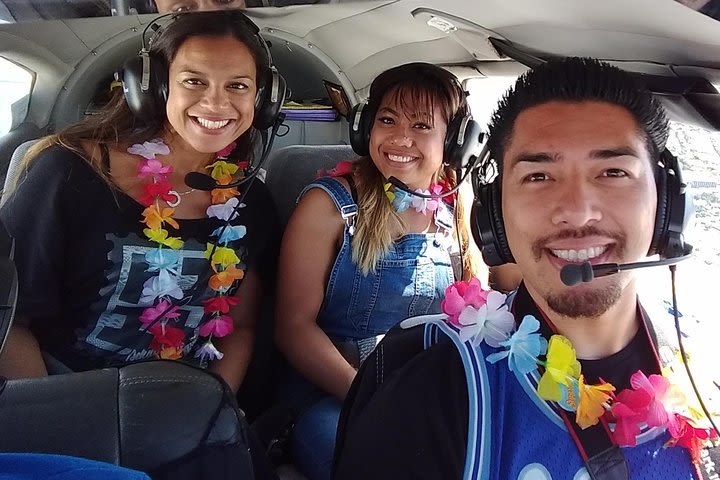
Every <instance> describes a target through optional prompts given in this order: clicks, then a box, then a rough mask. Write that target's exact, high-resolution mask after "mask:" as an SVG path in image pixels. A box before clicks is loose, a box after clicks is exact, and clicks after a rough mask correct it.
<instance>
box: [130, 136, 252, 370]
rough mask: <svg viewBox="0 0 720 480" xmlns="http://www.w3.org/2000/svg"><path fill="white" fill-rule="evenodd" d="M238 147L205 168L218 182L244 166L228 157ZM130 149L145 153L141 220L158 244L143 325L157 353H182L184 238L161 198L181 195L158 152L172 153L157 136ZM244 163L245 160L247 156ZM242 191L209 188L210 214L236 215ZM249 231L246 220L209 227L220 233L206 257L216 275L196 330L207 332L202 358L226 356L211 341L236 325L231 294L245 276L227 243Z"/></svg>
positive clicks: (150, 257) (151, 258)
mask: <svg viewBox="0 0 720 480" xmlns="http://www.w3.org/2000/svg"><path fill="white" fill-rule="evenodd" d="M234 148H235V143H232V144H230V145H228V146H227V147H226V148H224V149H223V150H221V151H220V152H218V153H217V159H216V160H215V162H213V163H212V164H210V165H208V166H207V167H206V168H207V169H209V170H210V176H211V177H212V178H213V179H214V180H215V181H216V182H217V183H218V185H227V184H229V183H230V182H231V181H232V180H233V175H235V174H236V173H237V172H238V171H239V170H240V166H239V165H238V164H235V163H231V162H228V161H227V157H228V156H229V155H230V153H231V152H232V151H233V149H234ZM128 152H129V153H132V154H135V155H140V156H141V157H143V159H142V160H140V163H139V164H138V177H139V178H140V179H148V178H149V181H146V183H145V184H144V185H143V195H142V197H141V199H140V201H141V202H142V203H143V204H144V205H145V206H146V208H145V210H144V211H143V213H142V215H143V219H142V220H141V223H143V224H145V225H146V227H147V228H145V229H143V233H144V234H145V236H146V237H147V238H148V239H149V240H150V241H151V242H154V243H156V244H157V248H155V249H152V250H150V251H149V252H148V253H147V254H146V255H145V260H146V262H147V263H148V265H149V268H148V271H150V272H155V273H156V275H155V276H153V277H151V278H149V279H148V280H147V281H146V282H145V284H144V285H143V290H142V295H141V298H140V303H141V304H144V305H148V306H147V307H146V308H145V309H144V310H143V312H142V313H141V315H140V322H141V323H142V325H143V328H144V329H145V330H146V331H148V332H150V333H151V334H152V336H153V339H152V341H151V342H150V348H151V349H152V350H153V351H154V353H155V355H156V357H157V358H163V359H180V358H182V357H183V356H184V355H185V354H186V353H187V352H186V351H185V349H186V344H185V333H184V331H183V329H182V328H179V327H177V326H175V325H174V324H175V323H176V322H177V320H178V317H180V313H178V310H179V307H178V306H173V304H172V302H173V300H180V299H182V298H183V297H184V293H183V291H182V289H181V288H180V286H179V282H178V280H179V272H178V271H177V265H178V262H179V254H178V253H177V250H178V249H180V248H182V246H183V241H182V240H181V239H180V238H179V237H173V236H170V232H169V230H168V227H172V228H173V229H175V230H177V229H178V228H179V225H178V223H177V221H176V220H175V219H174V218H173V215H174V212H175V209H174V208H172V207H171V206H169V207H164V206H162V204H161V201H164V202H166V203H168V204H169V205H173V206H177V203H178V200H179V198H180V195H179V194H178V193H177V192H175V191H174V190H172V186H171V185H170V183H169V181H168V177H169V175H170V174H171V173H172V172H173V168H172V166H171V165H165V164H163V163H162V162H161V161H160V160H158V159H157V158H155V157H156V155H168V154H169V153H170V149H169V148H168V147H167V145H165V144H164V143H163V142H162V140H159V139H155V140H150V141H149V142H145V143H143V144H135V145H133V146H131V147H130V148H128ZM243 163H244V162H243ZM239 194H240V192H238V191H237V189H235V188H218V189H215V190H213V191H212V192H211V197H212V201H211V203H212V205H210V207H208V209H207V216H208V218H217V219H219V220H223V221H230V220H232V219H234V218H236V217H237V215H238V214H237V209H238V208H242V205H238V199H237V198H236V196H237V195H239ZM245 234H246V229H245V227H244V226H242V225H236V226H231V225H226V226H224V227H220V228H217V229H216V230H215V231H213V232H212V233H211V237H216V238H217V240H216V241H215V243H210V242H208V244H207V249H206V251H205V258H207V259H208V260H210V265H211V268H212V270H213V275H212V276H211V277H210V279H209V280H208V286H209V287H210V289H211V290H213V295H212V296H211V297H210V298H208V299H206V300H204V301H203V308H204V312H205V316H204V318H203V321H202V322H201V323H200V327H199V329H198V333H199V335H200V336H201V337H204V340H203V344H202V345H201V346H200V347H199V348H198V349H197V350H196V353H195V357H197V358H199V359H200V361H201V362H202V363H205V362H206V361H208V360H219V359H221V358H222V357H223V354H222V352H220V351H219V350H218V349H217V348H216V347H215V345H214V344H213V338H215V337H217V338H220V337H224V336H226V335H229V334H230V333H232V332H233V330H234V323H233V320H232V317H231V316H230V315H229V313H230V310H231V308H232V307H234V306H235V305H237V304H238V302H239V299H238V298H237V297H234V296H230V295H228V292H229V291H231V290H232V287H233V285H234V284H235V283H236V282H237V281H240V280H242V278H243V276H244V271H243V270H242V269H241V268H239V265H240V263H241V262H240V258H238V256H237V254H236V253H235V250H234V249H233V248H231V247H229V246H228V245H229V244H230V243H232V242H234V241H236V240H239V239H241V238H242V237H244V236H245Z"/></svg>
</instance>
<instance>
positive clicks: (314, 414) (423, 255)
mask: <svg viewBox="0 0 720 480" xmlns="http://www.w3.org/2000/svg"><path fill="white" fill-rule="evenodd" d="M312 188H321V189H323V190H324V191H325V192H327V193H328V195H330V198H332V200H333V202H334V203H335V206H336V207H337V209H338V211H339V212H340V214H341V215H342V216H343V218H345V220H346V226H345V229H344V232H343V242H342V246H341V247H340V251H339V252H338V254H337V257H336V258H335V262H334V263H333V266H332V269H331V271H330V276H329V278H328V283H327V286H326V290H325V299H324V301H323V304H322V306H321V307H320V312H319V314H318V319H317V320H318V325H319V326H320V327H321V328H322V329H323V331H324V332H325V333H326V334H327V335H328V336H329V337H330V339H331V340H332V341H333V343H334V344H335V346H336V347H338V350H340V352H341V353H342V354H343V356H345V358H346V359H348V361H349V362H350V363H351V364H354V363H360V362H361V361H362V360H364V359H365V357H367V356H368V355H369V354H370V353H371V352H372V350H373V349H374V348H375V345H376V337H377V336H378V335H382V334H385V333H386V332H387V331H388V330H390V328H391V327H392V326H394V325H395V324H396V323H398V322H400V321H402V320H404V319H406V318H408V317H412V316H415V315H423V314H428V313H440V312H441V309H440V302H441V300H442V299H443V297H444V294H445V288H446V287H447V286H448V285H450V284H451V283H452V282H453V281H454V274H453V268H452V263H451V259H450V253H449V250H448V244H447V240H448V239H447V238H445V237H444V235H443V234H442V233H438V234H435V233H430V234H424V233H412V234H408V235H405V236H404V237H402V238H400V239H399V240H397V241H395V242H394V243H393V245H392V246H391V247H390V251H389V252H388V254H387V255H386V256H385V257H384V258H383V259H382V260H381V261H380V262H379V264H378V266H377V269H376V271H375V272H370V273H369V274H367V275H363V273H362V271H360V269H359V267H357V266H356V265H355V263H354V262H353V260H352V248H351V241H352V238H353V237H352V235H351V231H352V227H353V222H354V218H353V215H352V214H353V213H355V214H357V213H358V209H357V206H356V205H355V201H354V200H353V199H352V196H351V195H350V194H349V193H348V191H347V190H346V189H345V187H344V186H343V184H342V183H340V182H339V181H338V180H336V179H334V178H331V177H324V178H320V179H318V180H315V181H314V182H313V183H311V184H310V185H308V186H307V187H305V189H304V190H303V191H302V193H300V198H302V196H303V195H304V194H305V193H306V192H307V191H308V190H310V189H312ZM360 214H362V213H360ZM348 344H350V345H352V346H354V347H356V348H355V350H356V355H355V356H356V362H355V361H353V360H351V359H350V358H348V354H347V349H345V348H343V346H347V345H348ZM355 366H357V365H355ZM303 380H304V379H303ZM308 386H309V385H308ZM315 391H316V392H317V389H315ZM295 393H296V394H300V390H296V392H295ZM316 398H317V397H316ZM340 410H341V404H340V402H339V401H338V400H337V399H336V398H334V397H332V396H330V395H328V394H326V393H324V392H322V396H321V397H320V398H317V401H316V402H314V403H312V406H311V407H309V408H307V409H305V411H304V413H303V414H302V416H301V417H300V418H298V420H297V422H296V425H295V428H294V431H293V437H292V441H291V443H292V456H293V460H294V461H295V463H296V464H297V465H298V466H299V467H300V469H301V470H302V471H303V473H304V474H305V475H306V476H307V477H308V478H310V480H326V479H329V478H330V470H331V468H332V459H333V453H334V451H335V432H336V430H337V423H338V419H339V417H340Z"/></svg>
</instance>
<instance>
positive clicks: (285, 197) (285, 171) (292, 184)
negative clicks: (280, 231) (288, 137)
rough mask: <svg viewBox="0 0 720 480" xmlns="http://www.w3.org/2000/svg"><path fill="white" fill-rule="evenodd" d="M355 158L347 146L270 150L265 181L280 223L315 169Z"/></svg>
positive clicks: (285, 222) (311, 146)
mask: <svg viewBox="0 0 720 480" xmlns="http://www.w3.org/2000/svg"><path fill="white" fill-rule="evenodd" d="M356 158H357V155H356V154H355V152H353V150H352V147H350V146H349V145H294V146H290V147H284V148H281V149H279V150H276V151H274V152H272V153H271V155H270V158H268V173H267V181H266V183H267V186H268V188H269V189H270V194H271V195H272V197H273V200H274V201H275V205H276V206H277V209H278V216H279V217H280V221H281V222H282V224H283V226H284V225H285V224H287V221H288V219H289V218H290V215H291V214H292V211H293V209H294V208H295V203H296V202H297V197H298V195H299V194H300V192H301V191H302V189H303V188H305V186H307V185H308V184H309V183H310V182H312V181H313V180H314V179H315V178H316V176H317V172H318V170H327V169H329V168H332V167H334V166H335V165H337V164H338V163H339V162H341V161H343V160H354V159H356Z"/></svg>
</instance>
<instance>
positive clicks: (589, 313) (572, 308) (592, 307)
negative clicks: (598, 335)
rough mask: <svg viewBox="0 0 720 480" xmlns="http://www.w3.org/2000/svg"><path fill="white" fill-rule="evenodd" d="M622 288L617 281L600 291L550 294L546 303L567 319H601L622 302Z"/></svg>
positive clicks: (546, 298)
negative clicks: (600, 317)
mask: <svg viewBox="0 0 720 480" xmlns="http://www.w3.org/2000/svg"><path fill="white" fill-rule="evenodd" d="M621 294H622V288H621V287H620V285H619V284H618V282H617V281H614V282H612V283H611V284H610V285H607V286H605V287H603V288H600V289H594V290H589V291H588V290H586V291H582V292H573V291H572V290H570V291H565V292H562V293H557V294H550V295H548V296H546V297H545V301H546V302H547V304H548V307H550V308H551V309H552V310H553V311H555V312H556V313H559V314H560V315H563V316H565V317H571V318H572V317H591V318H592V317H599V316H600V315H602V314H604V313H605V312H607V311H608V310H609V309H610V307H612V306H613V305H615V304H616V303H617V302H618V301H619V300H620V295H621Z"/></svg>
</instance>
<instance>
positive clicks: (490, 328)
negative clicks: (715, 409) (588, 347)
mask: <svg viewBox="0 0 720 480" xmlns="http://www.w3.org/2000/svg"><path fill="white" fill-rule="evenodd" d="M505 300H506V295H505V294H502V293H500V292H497V291H494V290H484V289H483V288H482V287H481V285H480V281H479V280H478V279H477V278H473V279H472V280H470V281H468V282H466V281H460V282H455V283H454V284H452V285H450V286H449V287H448V288H447V289H446V290H445V299H444V300H443V302H442V310H443V315H441V318H444V320H445V322H446V323H448V324H450V325H452V326H453V327H455V328H456V329H457V330H458V333H459V337H460V339H461V340H462V341H463V342H470V343H471V344H472V345H474V346H476V347H477V346H479V345H480V343H482V342H483V341H484V342H485V343H487V344H488V345H489V346H491V347H496V348H500V351H498V352H495V353H491V354H489V355H488V356H487V358H486V361H488V362H490V363H496V362H498V361H500V360H502V359H505V358H506V359H507V362H508V368H510V370H511V371H513V372H517V373H520V374H523V375H527V374H529V373H531V372H536V371H538V370H539V368H538V367H543V373H542V376H541V377H540V381H539V383H538V389H537V393H538V395H539V396H540V397H541V398H543V399H544V400H547V401H553V402H556V403H557V405H558V406H559V407H561V408H563V409H564V410H567V411H572V412H575V420H576V422H577V424H578V425H579V426H580V427H581V428H583V429H585V428H588V427H590V426H592V425H596V424H597V423H598V422H599V421H600V420H601V418H603V419H605V420H607V421H608V422H610V423H614V428H613V429H612V437H613V440H614V441H615V442H616V443H617V445H619V446H621V447H623V446H634V445H636V444H637V437H638V435H639V434H640V432H641V430H640V426H641V425H642V424H646V425H648V426H649V427H664V428H667V430H668V433H669V434H670V440H669V441H668V442H667V444H666V446H675V445H680V446H682V447H685V448H687V449H688V450H689V452H690V456H691V458H692V459H693V461H694V462H695V463H696V464H697V462H698V460H699V458H700V452H701V450H702V448H703V447H704V446H705V444H706V442H708V441H709V440H717V438H718V437H717V433H716V432H715V431H714V430H713V429H712V428H711V427H709V426H703V425H700V420H701V418H702V417H701V414H699V413H697V412H699V411H700V409H699V408H697V407H696V408H693V406H689V405H688V404H687V401H686V398H685V396H684V395H683V394H682V392H681V390H680V389H679V388H678V387H677V386H676V385H675V384H672V383H671V382H670V380H669V379H668V376H670V375H671V374H672V373H673V372H672V371H671V370H670V369H667V368H666V369H664V375H650V376H646V375H645V374H644V373H643V372H642V371H639V370H638V371H637V372H636V373H634V374H633V375H632V376H631V378H630V385H631V388H627V389H625V390H623V391H621V392H620V393H618V394H617V395H615V394H614V392H615V387H614V386H613V385H611V384H610V383H604V382H601V383H599V384H595V385H591V384H587V383H586V382H585V379H584V377H583V375H582V372H581V365H580V362H578V361H577V358H576V354H575V349H574V348H573V346H572V343H571V342H570V341H569V340H568V339H567V338H566V337H564V336H562V335H553V336H552V337H551V338H550V341H549V342H548V341H547V340H546V339H545V338H544V337H543V336H542V335H541V334H540V331H539V330H540V322H539V321H538V320H537V319H536V318H535V317H533V316H531V315H527V316H525V317H524V318H523V319H522V321H521V322H520V324H519V325H518V326H517V328H516V323H515V319H514V317H513V315H512V313H511V312H510V311H509V309H508V306H507V304H506V301H505ZM541 356H545V360H544V361H543V360H541V359H540V358H539V357H541Z"/></svg>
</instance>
